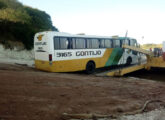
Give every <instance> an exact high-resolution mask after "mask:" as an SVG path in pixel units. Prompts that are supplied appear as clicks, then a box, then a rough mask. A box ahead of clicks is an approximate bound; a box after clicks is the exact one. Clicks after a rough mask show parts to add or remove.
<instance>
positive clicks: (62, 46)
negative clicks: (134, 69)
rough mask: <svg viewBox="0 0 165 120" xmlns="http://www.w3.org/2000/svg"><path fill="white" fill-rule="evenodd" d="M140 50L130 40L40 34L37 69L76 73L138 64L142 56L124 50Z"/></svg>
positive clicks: (36, 49) (48, 33)
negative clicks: (128, 46)
mask: <svg viewBox="0 0 165 120" xmlns="http://www.w3.org/2000/svg"><path fill="white" fill-rule="evenodd" d="M123 44H127V45H130V46H134V47H138V44H137V41H136V39H134V38H129V37H118V36H116V37H108V36H107V37H105V36H90V35H73V34H68V33H62V32H51V31H47V32H40V33H37V34H36V35H35V37H34V51H35V67H36V68H37V69H40V70H44V71H50V72H73V71H82V70H86V71H87V73H93V72H94V70H95V69H96V68H101V67H111V66H113V65H124V64H135V63H137V62H138V59H139V57H141V55H140V54H139V53H137V52H135V51H131V50H128V49H123V48H122V45H123Z"/></svg>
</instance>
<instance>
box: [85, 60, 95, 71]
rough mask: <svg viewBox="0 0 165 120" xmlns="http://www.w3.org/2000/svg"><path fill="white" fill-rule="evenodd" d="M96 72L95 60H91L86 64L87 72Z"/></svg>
mask: <svg viewBox="0 0 165 120" xmlns="http://www.w3.org/2000/svg"><path fill="white" fill-rule="evenodd" d="M94 72H95V63H94V62H93V61H89V62H88V63H87V65H86V73H87V74H92V73H94Z"/></svg>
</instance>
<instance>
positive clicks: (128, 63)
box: [126, 57, 132, 65]
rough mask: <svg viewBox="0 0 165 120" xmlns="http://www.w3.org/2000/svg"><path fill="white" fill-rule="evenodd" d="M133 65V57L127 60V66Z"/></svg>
mask: <svg viewBox="0 0 165 120" xmlns="http://www.w3.org/2000/svg"><path fill="white" fill-rule="evenodd" d="M131 63H132V58H131V57H128V58H127V62H126V65H131Z"/></svg>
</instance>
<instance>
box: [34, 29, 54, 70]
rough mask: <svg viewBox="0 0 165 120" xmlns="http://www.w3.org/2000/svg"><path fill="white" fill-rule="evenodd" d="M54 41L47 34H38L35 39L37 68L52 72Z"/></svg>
mask: <svg viewBox="0 0 165 120" xmlns="http://www.w3.org/2000/svg"><path fill="white" fill-rule="evenodd" d="M52 44H53V40H52V37H51V35H49V34H48V33H47V32H41V33H37V34H36V35H35V37H34V54H35V67H36V68H37V69H40V70H44V71H51V66H52V62H53V55H54V50H53V49H54V48H53V46H52Z"/></svg>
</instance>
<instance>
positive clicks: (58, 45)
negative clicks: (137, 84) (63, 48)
mask: <svg viewBox="0 0 165 120" xmlns="http://www.w3.org/2000/svg"><path fill="white" fill-rule="evenodd" d="M53 39H54V49H55V50H58V49H60V38H58V37H54V38H53Z"/></svg>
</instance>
